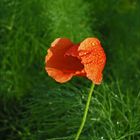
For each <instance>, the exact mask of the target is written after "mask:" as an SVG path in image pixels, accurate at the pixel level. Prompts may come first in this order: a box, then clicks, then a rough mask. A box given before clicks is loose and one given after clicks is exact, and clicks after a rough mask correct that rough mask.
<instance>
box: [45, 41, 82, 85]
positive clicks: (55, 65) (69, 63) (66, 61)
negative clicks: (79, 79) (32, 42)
mask: <svg viewBox="0 0 140 140" xmlns="http://www.w3.org/2000/svg"><path fill="white" fill-rule="evenodd" d="M72 46H73V43H72V42H71V41H70V40H69V39H67V38H58V39H56V40H55V41H54V42H53V43H52V44H51V48H49V49H48V54H47V56H46V61H45V62H46V68H45V69H46V71H47V72H48V75H49V76H51V77H52V78H54V79H55V80H56V81H57V82H60V83H64V82H67V81H68V80H70V79H71V78H72V76H74V75H76V74H77V73H78V74H79V73H80V71H81V70H82V69H83V64H81V60H79V59H78V58H77V57H76V56H75V57H73V55H70V54H67V53H66V52H71V53H72V54H74V53H76V52H73V49H72V50H71V51H69V49H70V48H71V47H72Z"/></svg>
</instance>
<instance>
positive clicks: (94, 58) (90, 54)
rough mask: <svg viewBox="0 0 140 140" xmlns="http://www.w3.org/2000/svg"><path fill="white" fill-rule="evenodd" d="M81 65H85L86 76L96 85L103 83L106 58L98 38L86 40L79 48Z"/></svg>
mask: <svg viewBox="0 0 140 140" xmlns="http://www.w3.org/2000/svg"><path fill="white" fill-rule="evenodd" d="M78 51H79V57H80V58H81V63H82V64H83V65H84V70H85V72H86V76H87V77H88V78H89V79H90V80H92V81H93V83H95V84H100V83H101V81H102V71H103V69H104V66H105V62H106V56H105V53H104V50H103V48H102V46H101V44H100V42H99V40H98V39H96V38H87V39H85V40H84V41H83V42H82V43H81V44H80V46H79V48H78Z"/></svg>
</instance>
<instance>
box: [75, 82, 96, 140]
mask: <svg viewBox="0 0 140 140" xmlns="http://www.w3.org/2000/svg"><path fill="white" fill-rule="evenodd" d="M94 86H95V85H94V84H92V85H91V88H90V91H89V95H88V100H87V103H86V107H85V111H84V115H83V118H82V122H81V125H80V127H79V129H78V132H77V134H76V137H75V140H78V139H79V137H80V134H81V132H82V129H83V127H84V125H85V122H86V118H87V113H88V110H89V105H90V101H91V97H92V93H93V90H94Z"/></svg>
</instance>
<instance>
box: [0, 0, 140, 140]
mask: <svg viewBox="0 0 140 140" xmlns="http://www.w3.org/2000/svg"><path fill="white" fill-rule="evenodd" d="M139 11H140V3H139V1H138V0H133V1H131V0H124V1H121V0H117V1H116V0H105V1H103V0H100V1H99V0H87V1H84V0H76V1H73V0H56V1H51V0H46V1H44V0H40V1H37V0H28V1H27V0H20V1H17V0H13V1H10V0H1V1H0V97H1V98H0V139H2V140H9V139H10V140H20V139H21V140H42V139H43V140H44V139H46V140H73V139H74V136H75V134H76V132H77V129H78V128H79V125H80V122H81V118H82V115H83V110H84V108H85V103H86V100H87V93H88V91H89V88H90V84H91V83H90V81H88V80H85V79H84V78H73V79H72V80H71V81H70V82H68V83H66V84H63V85H61V84H58V83H56V82H55V81H54V80H52V79H51V78H50V77H48V76H47V74H46V73H45V71H44V59H45V55H46V50H47V48H48V47H49V45H50V43H51V42H52V41H53V40H54V39H55V38H57V37H68V38H70V39H72V40H73V41H74V42H80V41H81V40H83V39H84V38H86V37H90V36H94V37H98V38H99V39H100V40H101V42H102V44H103V47H104V48H105V52H106V54H107V65H106V68H105V71H104V82H103V84H102V85H100V86H99V87H98V86H97V87H95V92H94V94H93V97H92V101H91V105H90V110H89V114H88V119H87V122H86V125H85V127H84V130H83V132H82V135H81V137H80V140H114V139H115V140H139V139H140V108H139V106H140V92H139V90H140V88H139V85H140V80H139V79H140V76H139V75H140V65H139V63H140V57H139V54H140V48H139V40H140V32H139V30H140V27H139V22H140V19H139V16H140V15H139V14H140V12H139Z"/></svg>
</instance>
